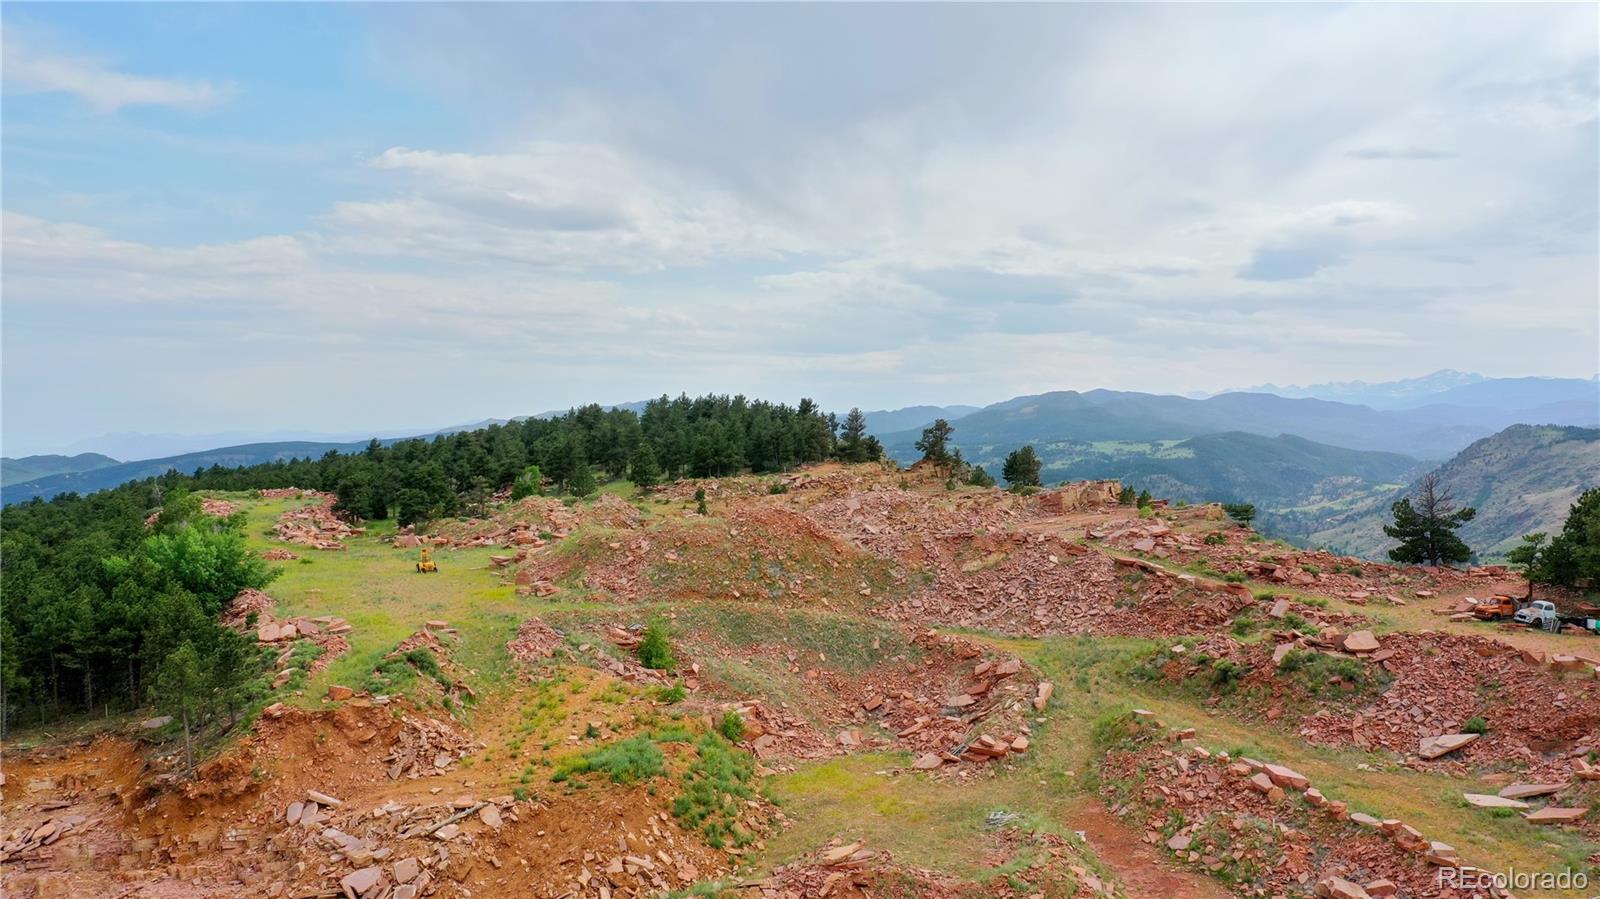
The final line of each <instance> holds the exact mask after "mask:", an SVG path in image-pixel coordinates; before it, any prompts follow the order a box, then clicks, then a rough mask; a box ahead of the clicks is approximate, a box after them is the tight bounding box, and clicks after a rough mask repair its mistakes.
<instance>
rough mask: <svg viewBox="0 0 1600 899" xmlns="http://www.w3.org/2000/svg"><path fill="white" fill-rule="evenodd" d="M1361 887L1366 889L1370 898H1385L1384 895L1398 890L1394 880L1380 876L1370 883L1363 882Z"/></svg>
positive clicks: (1389, 894)
mask: <svg viewBox="0 0 1600 899" xmlns="http://www.w3.org/2000/svg"><path fill="white" fill-rule="evenodd" d="M1362 889H1364V890H1366V891H1367V895H1368V896H1371V897H1372V899H1386V897H1388V896H1393V895H1396V894H1398V893H1399V892H1400V887H1398V886H1396V885H1395V882H1394V881H1392V880H1390V879H1388V878H1387V877H1380V878H1378V879H1377V880H1374V881H1372V882H1371V883H1368V884H1365V885H1364V886H1362Z"/></svg>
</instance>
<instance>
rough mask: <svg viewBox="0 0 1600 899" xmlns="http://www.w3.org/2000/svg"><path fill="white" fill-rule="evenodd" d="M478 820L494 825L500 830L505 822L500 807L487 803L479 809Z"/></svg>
mask: <svg viewBox="0 0 1600 899" xmlns="http://www.w3.org/2000/svg"><path fill="white" fill-rule="evenodd" d="M478 820H479V821H482V822H483V823H485V824H487V825H489V826H490V827H493V828H494V829H495V830H499V829H500V827H501V825H502V824H503V823H504V822H503V821H502V820H501V818H500V809H498V808H496V807H494V806H492V805H486V806H484V807H483V808H480V809H478Z"/></svg>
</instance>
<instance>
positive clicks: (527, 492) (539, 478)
mask: <svg viewBox="0 0 1600 899" xmlns="http://www.w3.org/2000/svg"><path fill="white" fill-rule="evenodd" d="M542 492H544V473H543V472H541V471H540V470H539V466H537V465H529V466H528V467H527V468H524V469H523V470H522V474H519V475H517V479H516V481H514V482H513V483H512V484H511V498H512V499H513V500H519V499H526V498H527V497H530V496H538V495H539V494H540V493H542Z"/></svg>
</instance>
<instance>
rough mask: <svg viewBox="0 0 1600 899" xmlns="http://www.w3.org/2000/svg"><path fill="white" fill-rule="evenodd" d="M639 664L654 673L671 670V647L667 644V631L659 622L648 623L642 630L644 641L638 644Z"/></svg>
mask: <svg viewBox="0 0 1600 899" xmlns="http://www.w3.org/2000/svg"><path fill="white" fill-rule="evenodd" d="M639 664H641V665H643V666H644V667H646V668H651V669H654V670H656V671H671V670H672V645H671V644H670V643H668V642H667V629H666V627H665V626H664V625H662V623H661V622H659V621H652V622H650V626H649V627H646V628H645V629H644V640H643V641H642V642H640V643H639Z"/></svg>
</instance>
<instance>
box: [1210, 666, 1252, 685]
mask: <svg viewBox="0 0 1600 899" xmlns="http://www.w3.org/2000/svg"><path fill="white" fill-rule="evenodd" d="M1249 673H1250V666H1248V665H1241V664H1239V663H1238V662H1235V661H1233V660H1231V659H1217V660H1215V661H1213V662H1212V663H1211V683H1212V685H1213V686H1215V687H1216V688H1217V689H1219V690H1224V691H1226V690H1231V689H1232V688H1233V685H1234V683H1236V682H1237V681H1240V680H1243V679H1244V676H1245V675H1247V674H1249Z"/></svg>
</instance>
